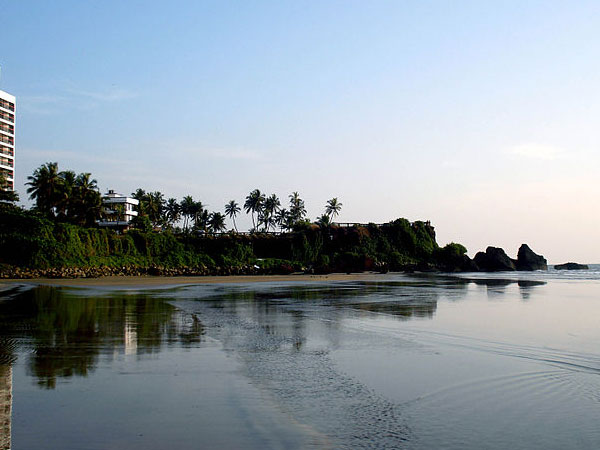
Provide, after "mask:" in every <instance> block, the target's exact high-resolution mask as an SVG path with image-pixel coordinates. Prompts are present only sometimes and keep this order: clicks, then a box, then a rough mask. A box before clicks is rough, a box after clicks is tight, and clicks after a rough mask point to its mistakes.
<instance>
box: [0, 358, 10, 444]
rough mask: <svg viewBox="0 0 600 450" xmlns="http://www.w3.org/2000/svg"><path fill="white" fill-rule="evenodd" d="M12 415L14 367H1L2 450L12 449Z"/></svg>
mask: <svg viewBox="0 0 600 450" xmlns="http://www.w3.org/2000/svg"><path fill="white" fill-rule="evenodd" d="M11 415H12V367H11V366H9V365H0V450H8V449H10V436H11V430H10V424H11Z"/></svg>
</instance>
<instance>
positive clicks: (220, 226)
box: [208, 212, 226, 233]
mask: <svg viewBox="0 0 600 450" xmlns="http://www.w3.org/2000/svg"><path fill="white" fill-rule="evenodd" d="M208 225H209V226H210V231H212V232H213V233H219V232H221V231H223V230H225V228H226V227H225V216H224V215H223V214H221V213H220V212H214V213H212V214H211V215H210V218H209V219H208Z"/></svg>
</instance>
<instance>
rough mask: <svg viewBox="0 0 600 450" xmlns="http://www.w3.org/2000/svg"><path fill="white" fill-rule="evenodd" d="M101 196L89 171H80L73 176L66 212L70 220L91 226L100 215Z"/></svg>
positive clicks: (96, 183)
mask: <svg viewBox="0 0 600 450" xmlns="http://www.w3.org/2000/svg"><path fill="white" fill-rule="evenodd" d="M101 209H102V197H101V195H100V191H99V190H98V182H97V181H96V180H95V179H93V178H92V174H91V173H87V172H86V173H80V174H79V175H77V177H76V178H75V182H74V186H73V188H72V192H71V201H70V202H69V208H68V213H69V216H70V218H71V220H72V221H73V222H75V223H78V224H80V225H88V226H91V225H93V224H94V223H95V221H96V219H98V218H99V217H100V211H101Z"/></svg>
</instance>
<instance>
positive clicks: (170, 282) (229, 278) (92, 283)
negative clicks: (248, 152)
mask: <svg viewBox="0 0 600 450" xmlns="http://www.w3.org/2000/svg"><path fill="white" fill-rule="evenodd" d="M382 275H384V274H380V273H377V272H365V273H352V274H345V273H332V274H326V275H311V274H298V275H199V276H177V277H168V276H167V277H164V276H152V275H142V276H139V275H138V276H136V275H133V276H108V277H99V278H24V279H23V278H4V279H0V286H1V285H8V284H34V285H47V286H63V287H161V286H181V285H193V284H242V283H269V282H271V283H272V282H289V281H315V282H320V281H367V280H373V279H376V278H380V277H381V276H382Z"/></svg>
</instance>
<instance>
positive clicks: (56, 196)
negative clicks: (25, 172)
mask: <svg viewBox="0 0 600 450" xmlns="http://www.w3.org/2000/svg"><path fill="white" fill-rule="evenodd" d="M27 179H28V180H29V181H28V182H27V183H25V184H27V185H28V186H29V187H28V188H27V193H28V194H29V198H30V199H31V200H35V207H36V209H37V210H38V211H40V212H42V213H43V214H46V215H50V216H54V214H55V211H56V205H57V204H58V202H59V200H60V196H61V189H62V186H61V185H62V183H63V180H62V178H61V177H60V176H59V172H58V163H55V162H49V163H46V164H43V165H42V166H40V167H38V168H37V169H35V171H34V172H33V175H31V176H29V177H27Z"/></svg>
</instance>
